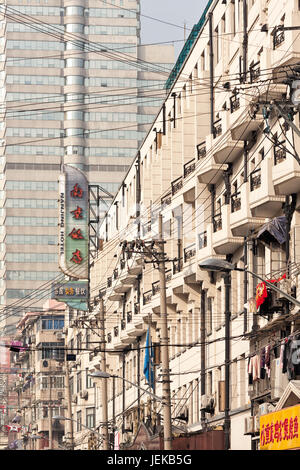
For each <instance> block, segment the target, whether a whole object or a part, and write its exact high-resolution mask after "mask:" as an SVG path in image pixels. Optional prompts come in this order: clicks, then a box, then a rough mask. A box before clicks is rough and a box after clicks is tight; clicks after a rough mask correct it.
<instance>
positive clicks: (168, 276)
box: [166, 269, 172, 282]
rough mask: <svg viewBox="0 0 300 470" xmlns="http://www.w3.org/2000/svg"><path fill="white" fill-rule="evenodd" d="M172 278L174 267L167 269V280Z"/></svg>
mask: <svg viewBox="0 0 300 470" xmlns="http://www.w3.org/2000/svg"><path fill="white" fill-rule="evenodd" d="M171 279H172V269H168V270H167V271H166V282H170V281H171Z"/></svg>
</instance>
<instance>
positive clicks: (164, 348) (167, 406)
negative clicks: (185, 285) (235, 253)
mask: <svg viewBox="0 0 300 470" xmlns="http://www.w3.org/2000/svg"><path fill="white" fill-rule="evenodd" d="M158 223H159V233H158V236H159V239H158V246H159V255H160V256H159V262H158V270H159V281H160V307H161V319H162V324H161V359H162V368H161V371H162V373H161V375H162V395H163V397H164V407H163V417H164V450H172V417H171V393H170V369H169V338H168V316H167V297H166V268H165V253H164V240H163V227H162V214H159V222H158Z"/></svg>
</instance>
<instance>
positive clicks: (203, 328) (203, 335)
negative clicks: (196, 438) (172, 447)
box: [200, 288, 206, 428]
mask: <svg viewBox="0 0 300 470" xmlns="http://www.w3.org/2000/svg"><path fill="white" fill-rule="evenodd" d="M205 307H206V305H205V291H204V290H203V289H202V288H201V313H200V315H201V327H200V328H201V331H200V342H201V396H203V395H205V392H206V373H205V372H206V371H205V365H206V360H205V359H206V357H205V350H206V344H205V339H206V324H205ZM201 425H202V428H205V427H206V420H205V410H204V409H203V410H201Z"/></svg>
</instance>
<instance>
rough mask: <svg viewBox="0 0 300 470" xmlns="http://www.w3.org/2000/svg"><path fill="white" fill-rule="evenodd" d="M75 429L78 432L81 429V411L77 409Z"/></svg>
mask: <svg viewBox="0 0 300 470" xmlns="http://www.w3.org/2000/svg"><path fill="white" fill-rule="evenodd" d="M76 425H77V426H76V431H77V432H80V431H81V429H82V415H81V411H77V413H76Z"/></svg>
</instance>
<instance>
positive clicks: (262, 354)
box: [259, 348, 266, 379]
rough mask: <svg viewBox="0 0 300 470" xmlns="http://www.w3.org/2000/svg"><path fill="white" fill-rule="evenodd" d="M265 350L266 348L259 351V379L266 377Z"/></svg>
mask: <svg viewBox="0 0 300 470" xmlns="http://www.w3.org/2000/svg"><path fill="white" fill-rule="evenodd" d="M265 349H266V348H262V350H261V351H260V374H259V378H260V379H264V378H265V376H266V369H265V365H266V355H265Z"/></svg>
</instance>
